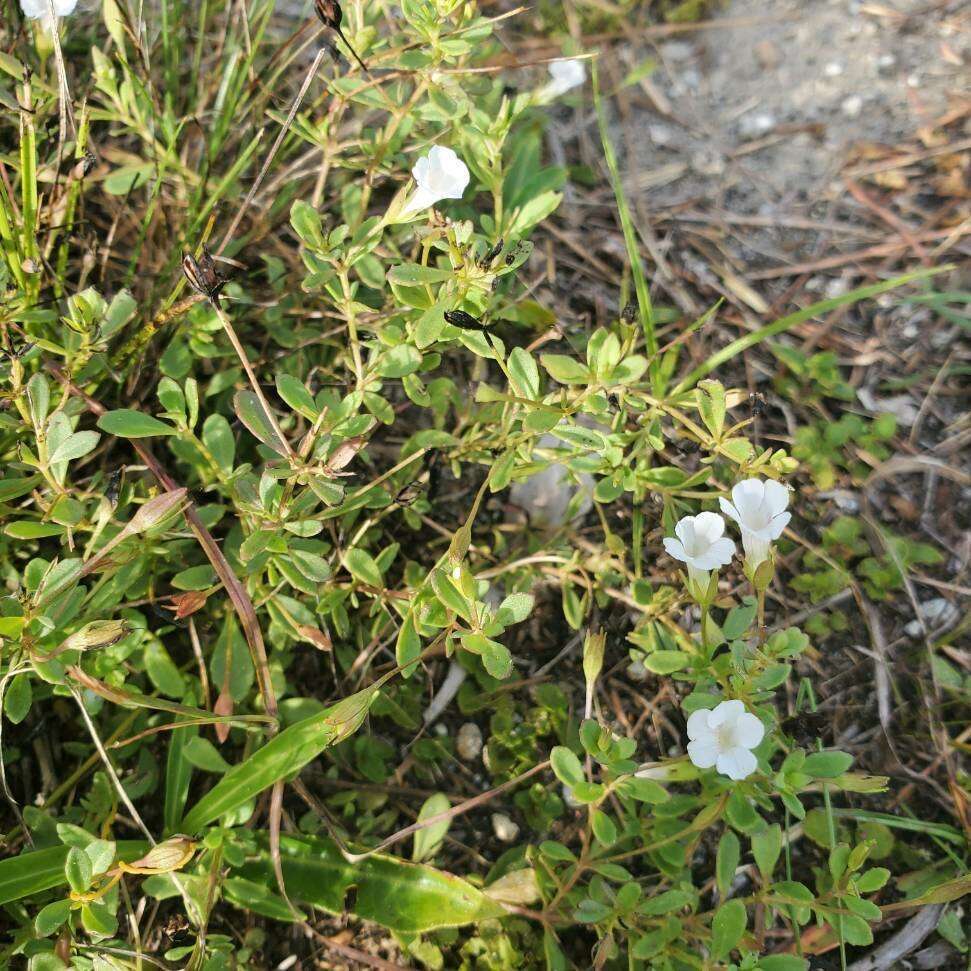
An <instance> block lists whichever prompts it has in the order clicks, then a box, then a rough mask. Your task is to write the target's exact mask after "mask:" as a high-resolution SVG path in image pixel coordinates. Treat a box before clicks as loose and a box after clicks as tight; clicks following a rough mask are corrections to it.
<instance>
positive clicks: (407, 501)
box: [394, 479, 422, 506]
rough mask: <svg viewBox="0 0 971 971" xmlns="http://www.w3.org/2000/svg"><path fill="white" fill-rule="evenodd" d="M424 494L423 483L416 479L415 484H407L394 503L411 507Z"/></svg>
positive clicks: (400, 490)
mask: <svg viewBox="0 0 971 971" xmlns="http://www.w3.org/2000/svg"><path fill="white" fill-rule="evenodd" d="M421 493H422V488H421V483H420V482H419V481H418V480H417V479H416V480H415V481H414V482H406V483H405V484H404V485H403V486H402V487H401V488H400V489H399V490H398V493H397V495H396V496H395V497H394V501H395V502H396V503H397V504H398V505H399V506H410V505H411V504H412V503H413V502H415V500H417V499H418V497H419V496H420V495H421Z"/></svg>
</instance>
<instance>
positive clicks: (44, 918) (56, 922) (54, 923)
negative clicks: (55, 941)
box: [34, 899, 71, 937]
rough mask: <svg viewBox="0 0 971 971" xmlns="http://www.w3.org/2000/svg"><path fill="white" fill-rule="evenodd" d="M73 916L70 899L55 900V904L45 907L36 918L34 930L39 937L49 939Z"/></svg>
mask: <svg viewBox="0 0 971 971" xmlns="http://www.w3.org/2000/svg"><path fill="white" fill-rule="evenodd" d="M70 914H71V901H70V900H69V899H64V900H55V901H54V903H52V904H48V905H47V906H46V907H43V908H42V909H41V911H40V913H38V915H37V916H36V917H35V918H34V930H35V931H36V932H37V936H38V937H48V936H49V935H51V934H53V933H54V931H56V930H57V929H58V928H59V927H60V926H61V925H62V924H63V923H64V921H66V920H67V919H68V917H69V916H70Z"/></svg>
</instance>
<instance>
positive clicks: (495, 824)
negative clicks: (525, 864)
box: [492, 813, 519, 843]
mask: <svg viewBox="0 0 971 971" xmlns="http://www.w3.org/2000/svg"><path fill="white" fill-rule="evenodd" d="M492 831H493V832H494V833H495V834H496V838H497V839H499V840H501V841H502V842H503V843H511V842H512V841H513V840H514V839H515V838H516V837H517V836H518V835H519V826H517V825H516V823H514V822H513V821H512V820H511V819H510V818H509V817H508V816H507V815H506V814H505V813H493V814H492Z"/></svg>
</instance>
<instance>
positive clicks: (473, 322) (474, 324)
mask: <svg viewBox="0 0 971 971" xmlns="http://www.w3.org/2000/svg"><path fill="white" fill-rule="evenodd" d="M445 320H446V321H447V322H448V323H450V324H451V325H452V326H453V327H463V328H465V329H466V330H485V329H486V328H485V324H483V323H482V321H481V320H479V319H478V318H477V317H473V316H472V314H467V313H466V312H465V311H464V310H446V311H445Z"/></svg>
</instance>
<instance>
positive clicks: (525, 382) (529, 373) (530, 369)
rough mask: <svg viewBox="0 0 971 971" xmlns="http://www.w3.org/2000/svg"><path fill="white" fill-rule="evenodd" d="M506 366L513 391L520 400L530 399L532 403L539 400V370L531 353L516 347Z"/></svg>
mask: <svg viewBox="0 0 971 971" xmlns="http://www.w3.org/2000/svg"><path fill="white" fill-rule="evenodd" d="M506 366H507V367H508V369H509V379H510V381H511V382H512V386H513V390H514V391H515V392H516V394H517V395H519V397H520V398H529V399H530V400H531V401H535V400H536V399H537V398H539V368H537V367H536V362H535V361H534V360H533V358H532V356H531V355H530V353H529V351H527V350H525V348H522V347H514V348H513V349H512V351H511V352H510V354H509V361H508V362H507V365H506Z"/></svg>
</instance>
